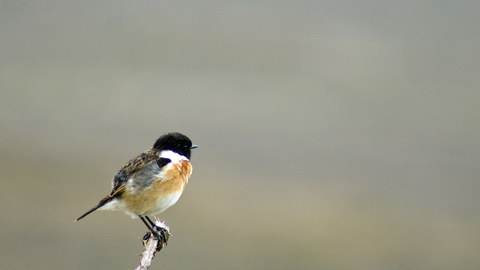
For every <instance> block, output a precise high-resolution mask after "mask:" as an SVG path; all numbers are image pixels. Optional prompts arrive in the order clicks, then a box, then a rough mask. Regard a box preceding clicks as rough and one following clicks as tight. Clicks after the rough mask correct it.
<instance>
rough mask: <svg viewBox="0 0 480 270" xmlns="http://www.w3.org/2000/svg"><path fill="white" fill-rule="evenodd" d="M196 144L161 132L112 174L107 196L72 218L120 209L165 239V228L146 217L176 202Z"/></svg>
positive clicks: (186, 176)
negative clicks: (145, 148)
mask: <svg viewBox="0 0 480 270" xmlns="http://www.w3.org/2000/svg"><path fill="white" fill-rule="evenodd" d="M197 147H198V146H197V145H193V144H192V141H191V140H190V139H189V138H188V137H187V136H185V135H183V134H181V133H179V132H171V133H166V134H163V135H162V136H160V137H159V138H158V139H157V140H156V141H155V143H154V144H153V147H152V148H150V149H149V150H147V151H145V152H143V153H141V154H139V155H138V156H136V157H134V158H132V159H131V160H130V161H128V162H127V163H126V164H125V165H124V166H123V167H122V168H121V169H120V170H119V171H118V172H117V173H116V174H115V176H114V177H113V179H112V191H111V192H110V194H109V195H108V196H106V197H105V198H103V199H102V200H100V202H99V203H98V204H97V205H96V206H94V207H93V208H92V209H90V210H88V211H87V212H86V213H85V214H83V215H81V216H80V217H79V218H77V219H76V220H75V221H79V220H81V219H82V218H84V217H86V216H87V215H89V214H91V213H92V212H94V211H96V210H113V211H123V212H125V213H126V214H127V215H129V216H131V217H132V218H137V217H138V218H140V219H141V220H142V221H143V223H144V224H145V225H146V226H147V228H148V229H149V231H150V232H151V233H152V234H153V235H155V236H156V237H157V239H159V237H160V235H159V234H158V233H157V232H156V231H155V230H154V228H156V229H157V230H160V231H161V233H162V236H163V238H164V239H165V230H164V229H163V228H162V227H159V226H157V225H155V223H154V222H153V221H152V220H151V219H150V218H149V216H151V215H157V214H160V213H161V212H163V211H165V210H166V209H167V208H169V207H170V206H172V205H174V204H175V203H176V202H177V201H178V199H179V198H180V195H182V192H183V190H184V188H185V185H186V184H187V183H188V179H189V177H190V176H191V174H192V165H191V164H190V155H191V150H192V149H195V148H197ZM147 235H148V233H147ZM147 235H145V237H146V236H147ZM145 237H144V239H145Z"/></svg>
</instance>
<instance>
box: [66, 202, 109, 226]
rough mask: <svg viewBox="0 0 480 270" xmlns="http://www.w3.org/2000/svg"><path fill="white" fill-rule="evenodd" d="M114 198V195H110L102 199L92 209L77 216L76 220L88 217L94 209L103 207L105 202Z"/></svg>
mask: <svg viewBox="0 0 480 270" xmlns="http://www.w3.org/2000/svg"><path fill="white" fill-rule="evenodd" d="M111 200H112V197H110V196H108V197H106V198H104V199H103V200H101V201H100V202H99V203H98V204H97V205H96V206H95V207H93V208H92V209H90V210H88V211H87V212H86V213H85V214H83V215H81V216H80V217H79V218H77V219H76V220H75V222H77V221H79V220H80V219H82V218H84V217H86V216H87V215H89V214H90V213H92V212H93V211H95V210H98V209H99V208H101V207H102V206H104V205H105V204H107V203H108V202H110V201H111Z"/></svg>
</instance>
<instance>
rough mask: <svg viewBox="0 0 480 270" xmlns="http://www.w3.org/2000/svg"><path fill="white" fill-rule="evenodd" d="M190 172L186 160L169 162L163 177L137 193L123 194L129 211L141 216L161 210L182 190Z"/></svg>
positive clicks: (175, 198) (170, 203) (175, 199)
mask: <svg viewBox="0 0 480 270" xmlns="http://www.w3.org/2000/svg"><path fill="white" fill-rule="evenodd" d="M191 174H192V165H191V164H190V162H188V161H184V160H182V161H180V162H178V163H174V164H171V165H170V167H168V171H166V172H165V174H164V177H163V179H162V178H159V179H157V180H156V181H154V182H153V184H152V185H151V186H150V187H148V188H145V189H144V190H143V192H141V193H139V194H123V196H122V197H123V199H124V200H125V204H126V206H127V208H129V211H131V212H133V213H135V214H137V215H142V216H147V215H154V214H158V213H160V212H163V211H164V210H165V209H167V208H168V207H170V206H172V205H173V204H174V203H175V202H176V201H177V200H178V197H179V196H180V194H181V193H182V192H183V189H184V188H185V185H186V184H187V182H188V178H189V177H190V175H191Z"/></svg>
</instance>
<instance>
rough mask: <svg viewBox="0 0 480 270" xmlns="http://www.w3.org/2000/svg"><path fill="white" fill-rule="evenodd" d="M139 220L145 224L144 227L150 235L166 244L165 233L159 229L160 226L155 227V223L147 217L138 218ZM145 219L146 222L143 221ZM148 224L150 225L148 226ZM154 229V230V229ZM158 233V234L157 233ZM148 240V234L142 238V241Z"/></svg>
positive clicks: (162, 229)
mask: <svg viewBox="0 0 480 270" xmlns="http://www.w3.org/2000/svg"><path fill="white" fill-rule="evenodd" d="M139 217H140V219H141V220H142V221H143V223H145V225H146V226H147V228H148V229H149V230H150V232H151V233H152V235H154V236H155V237H156V238H157V239H159V240H160V239H163V240H164V242H165V243H166V242H167V237H166V235H165V233H166V232H167V231H166V230H165V229H164V228H162V227H160V226H157V225H155V223H154V222H153V221H152V220H151V219H150V218H149V217H148V216H145V217H143V216H139ZM145 218H146V219H147V220H148V222H147V220H145ZM149 223H150V224H149ZM154 228H155V229H154ZM159 232H160V233H159ZM160 237H161V238H160ZM148 238H150V236H149V234H148V233H147V234H145V236H143V240H147V239H148Z"/></svg>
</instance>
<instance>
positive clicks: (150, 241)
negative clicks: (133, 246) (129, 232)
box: [135, 218, 171, 270]
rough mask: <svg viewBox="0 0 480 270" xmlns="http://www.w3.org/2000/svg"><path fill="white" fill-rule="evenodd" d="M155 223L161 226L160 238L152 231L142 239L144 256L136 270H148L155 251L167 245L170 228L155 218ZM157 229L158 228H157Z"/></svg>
mask: <svg viewBox="0 0 480 270" xmlns="http://www.w3.org/2000/svg"><path fill="white" fill-rule="evenodd" d="M155 225H157V226H158V227H159V228H160V231H159V230H157V232H158V233H159V234H160V236H161V237H160V239H157V238H156V237H155V236H154V235H152V232H148V233H147V234H146V235H145V236H144V237H143V239H142V242H143V246H144V250H143V253H142V254H141V255H142V258H141V259H140V265H138V267H137V268H135V270H147V269H148V268H150V265H151V264H152V260H153V258H154V257H155V253H157V252H158V251H160V250H162V248H163V247H165V246H166V245H167V241H168V238H169V237H170V235H171V234H170V228H169V227H168V226H167V225H165V223H163V222H161V221H160V220H158V219H156V218H155ZM155 229H157V228H155Z"/></svg>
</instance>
